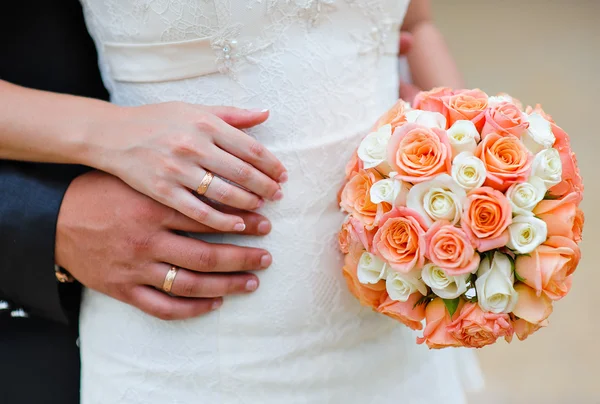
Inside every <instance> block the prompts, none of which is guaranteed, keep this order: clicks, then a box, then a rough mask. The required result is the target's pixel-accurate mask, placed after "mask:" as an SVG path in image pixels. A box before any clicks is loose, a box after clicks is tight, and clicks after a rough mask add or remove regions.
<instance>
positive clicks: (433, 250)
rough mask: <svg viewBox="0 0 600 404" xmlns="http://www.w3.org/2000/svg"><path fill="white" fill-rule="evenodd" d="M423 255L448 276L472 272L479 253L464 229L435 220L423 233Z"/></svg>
mask: <svg viewBox="0 0 600 404" xmlns="http://www.w3.org/2000/svg"><path fill="white" fill-rule="evenodd" d="M425 242H426V243H427V252H426V253H425V256H426V257H427V258H429V260H430V261H431V262H432V263H433V264H435V265H437V266H438V267H440V268H442V269H443V270H444V271H446V273H447V274H448V275H450V276H457V275H463V274H469V273H474V272H475V271H477V268H478V266H479V254H478V253H477V251H475V248H474V247H473V244H471V240H470V239H469V238H468V237H467V235H466V234H465V233H464V231H463V230H462V229H460V228H458V227H455V226H453V225H452V224H450V223H448V222H443V221H437V222H435V223H434V224H433V225H432V226H431V227H430V228H429V230H428V231H427V233H426V234H425Z"/></svg>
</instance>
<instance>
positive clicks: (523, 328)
mask: <svg viewBox="0 0 600 404" xmlns="http://www.w3.org/2000/svg"><path fill="white" fill-rule="evenodd" d="M546 326H548V320H545V321H542V322H541V323H539V324H532V323H529V322H527V321H525V320H523V319H522V318H520V319H518V320H515V321H513V328H514V329H515V335H516V336H517V338H519V341H524V340H526V339H527V337H529V336H530V335H531V334H533V333H534V332H536V331H538V330H539V329H540V328H543V327H546Z"/></svg>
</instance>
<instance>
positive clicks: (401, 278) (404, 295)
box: [385, 271, 427, 302]
mask: <svg viewBox="0 0 600 404" xmlns="http://www.w3.org/2000/svg"><path fill="white" fill-rule="evenodd" d="M419 274H420V272H419V271H413V272H410V273H408V274H400V273H398V272H394V271H389V272H388V275H387V278H386V280H385V289H386V291H387V293H388V295H389V296H390V299H392V300H397V301H399V302H406V301H407V300H408V297H409V296H410V295H412V294H413V293H415V292H419V293H421V294H422V295H423V296H425V295H426V294H427V286H426V285H425V284H424V283H423V281H422V280H420V279H419Z"/></svg>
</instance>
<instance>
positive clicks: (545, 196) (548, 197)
mask: <svg viewBox="0 0 600 404" xmlns="http://www.w3.org/2000/svg"><path fill="white" fill-rule="evenodd" d="M544 199H546V200H550V201H554V200H556V199H560V197H558V196H554V195H550V192H546V195H544Z"/></svg>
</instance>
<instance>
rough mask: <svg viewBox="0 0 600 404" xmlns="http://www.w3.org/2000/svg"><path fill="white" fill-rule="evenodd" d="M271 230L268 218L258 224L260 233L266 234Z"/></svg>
mask: <svg viewBox="0 0 600 404" xmlns="http://www.w3.org/2000/svg"><path fill="white" fill-rule="evenodd" d="M270 231H271V223H270V222H269V221H268V220H263V221H262V222H260V223H259V224H258V232H259V233H260V234H267V233H268V232H270Z"/></svg>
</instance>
